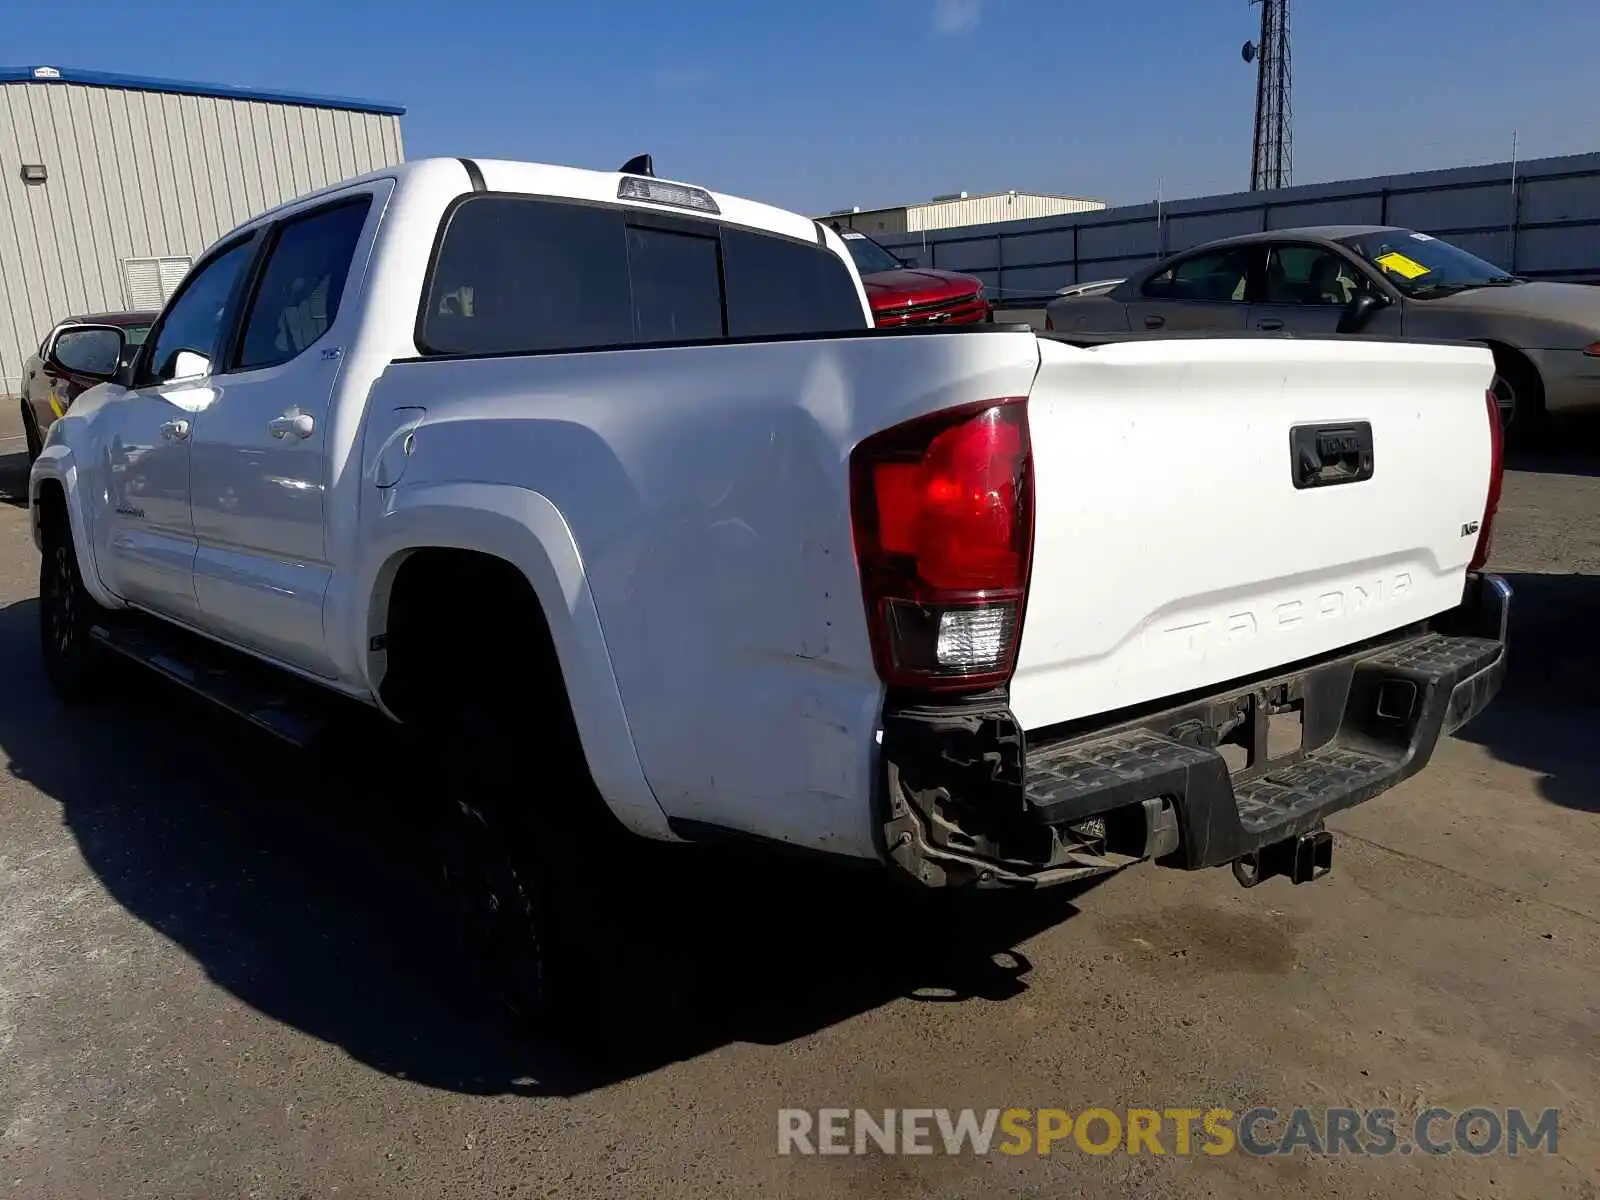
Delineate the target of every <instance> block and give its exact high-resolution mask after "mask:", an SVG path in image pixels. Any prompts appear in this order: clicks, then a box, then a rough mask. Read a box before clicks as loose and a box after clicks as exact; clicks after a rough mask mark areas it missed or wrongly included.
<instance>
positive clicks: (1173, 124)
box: [0, 0, 1600, 212]
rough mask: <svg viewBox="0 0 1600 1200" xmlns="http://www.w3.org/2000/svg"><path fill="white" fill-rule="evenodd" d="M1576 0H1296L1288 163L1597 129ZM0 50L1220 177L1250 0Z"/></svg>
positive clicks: (795, 186) (872, 163)
mask: <svg viewBox="0 0 1600 1200" xmlns="http://www.w3.org/2000/svg"><path fill="white" fill-rule="evenodd" d="M1594 3H1595V0H1294V5H1293V7H1294V10H1295V11H1294V14H1293V30H1294V43H1293V50H1294V69H1295V93H1294V106H1295V128H1294V135H1295V157H1294V165H1295V180H1296V182H1302V183H1310V182H1315V181H1318V180H1324V179H1340V178H1349V177H1352V176H1358V175H1371V174H1380V173H1386V172H1390V171H1405V170H1412V169H1423V168H1431V167H1445V166H1454V165H1458V164H1460V163H1465V162H1490V161H1496V160H1500V159H1504V158H1507V157H1509V155H1510V149H1511V136H1512V130H1513V129H1514V128H1515V129H1517V130H1518V131H1519V145H1520V151H1521V153H1522V155H1523V156H1524V157H1536V156H1540V155H1547V154H1570V153H1579V152H1584V151H1591V150H1600V104H1597V102H1596V100H1597V95H1600V93H1597V90H1596V81H1597V80H1600V68H1597V67H1596V65H1595V63H1596V59H1595V37H1596V28H1597V26H1596V23H1595V19H1594V15H1595V10H1594ZM4 10H5V11H4V17H3V21H4V26H5V30H6V36H5V48H4V50H3V51H0V55H3V57H4V59H5V60H6V63H5V65H15V66H23V65H33V64H37V63H51V64H56V65H64V66H78V67H89V68H95V69H99V70H112V71H124V72H128V73H133V74H147V75H158V76H164V77H169V78H180V79H198V80H206V81H213V82H223V83H233V84H239V85H244V86H260V87H276V88H283V89H289V90H299V91H310V92H322V93H334V94H340V95H355V96H363V97H369V98H372V99H378V100H389V101H393V102H396V103H400V104H404V105H406V106H407V107H408V109H409V112H408V114H407V116H406V117H405V119H404V129H405V141H406V151H407V155H408V157H411V158H420V157H424V156H426V155H432V154H472V155H481V156H484V157H506V158H526V159H534V160H539V161H548V162H560V163H570V164H573V165H578V166H593V167H602V168H607V169H614V168H615V167H616V166H618V165H620V163H621V162H622V161H623V160H624V159H625V158H628V157H629V156H631V155H633V154H635V153H638V152H639V151H643V150H648V151H650V152H651V153H652V154H653V155H654V156H655V160H656V169H657V171H659V172H660V173H662V174H664V175H672V176H675V177H677V178H680V179H688V180H693V181H696V182H700V183H704V184H707V185H709V186H712V187H715V188H718V189H721V190H724V191H729V192H735V193H740V194H744V195H748V196H753V197H756V198H759V199H763V200H769V201H772V202H774V203H777V204H782V205H785V206H787V207H791V208H798V209H801V210H804V211H819V212H820V211H825V210H827V209H830V208H835V207H842V206H845V205H850V204H860V205H862V206H863V207H868V206H872V205H877V204H887V203H896V202H903V201H907V200H914V199H920V198H926V197H928V196H931V195H934V194H935V193H938V192H948V191H957V190H963V189H964V190H967V191H971V192H983V191H998V190H1004V189H1007V188H1017V189H1018V190H1037V191H1057V192H1068V193H1073V194H1078V195H1089V196H1096V197H1101V198H1104V199H1106V200H1108V201H1110V202H1112V203H1132V202H1139V201H1143V200H1148V199H1151V198H1153V197H1154V195H1155V192H1156V187H1157V180H1158V179H1164V185H1163V186H1164V191H1165V194H1166V196H1167V197H1168V198H1177V197H1181V196H1195V195H1204V194H1208V193H1211V192H1217V191H1230V190H1239V189H1242V188H1244V187H1245V186H1246V185H1247V183H1248V179H1249V157H1250V123H1251V115H1252V107H1253V103H1254V70H1253V68H1251V67H1247V66H1246V65H1245V64H1244V63H1243V62H1242V61H1241V60H1240V57H1239V47H1240V45H1241V44H1242V43H1243V42H1244V41H1245V39H1246V38H1249V37H1251V36H1252V35H1253V33H1254V31H1255V28H1256V21H1257V17H1256V10H1254V9H1252V8H1250V7H1249V6H1248V5H1247V3H1246V0H1145V2H1144V3H1129V2H1127V0H1097V2H1095V3H1079V2H1078V0H854V2H852V3H844V2H841V0H810V2H809V3H800V4H795V3H781V2H780V0H748V2H740V0H524V2H522V3H501V4H488V5H485V4H470V3H462V2H457V3H443V2H441V0H388V2H387V3H384V4H381V5H380V4H357V3H349V2H345V0H271V3H244V2H243V0H222V2H220V3H219V2H216V0H213V2H211V3H184V2H179V0H144V2H142V3H140V4H136V5H129V4H127V3H125V2H124V3H118V4H116V5H103V4H99V3H95V2H93V0H76V2H74V3H70V4H68V3H64V2H63V0H5V4H4Z"/></svg>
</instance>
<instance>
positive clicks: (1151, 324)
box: [1144, 317, 1167, 329]
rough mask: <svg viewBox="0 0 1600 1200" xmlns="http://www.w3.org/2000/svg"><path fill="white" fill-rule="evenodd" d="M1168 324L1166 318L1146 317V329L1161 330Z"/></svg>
mask: <svg viewBox="0 0 1600 1200" xmlns="http://www.w3.org/2000/svg"><path fill="white" fill-rule="evenodd" d="M1166 323H1167V319H1166V318H1165V317H1146V318H1145V319H1144V327H1145V328H1146V329H1160V328H1161V327H1162V326H1163V325H1165V324H1166Z"/></svg>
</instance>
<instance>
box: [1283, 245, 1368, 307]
mask: <svg viewBox="0 0 1600 1200" xmlns="http://www.w3.org/2000/svg"><path fill="white" fill-rule="evenodd" d="M1362 288H1363V281H1362V276H1361V273H1360V272H1359V271H1357V270H1356V268H1355V267H1353V266H1351V265H1350V263H1349V262H1348V261H1346V260H1345V259H1344V258H1342V257H1341V256H1340V255H1338V254H1335V253H1334V252H1333V251H1331V250H1324V249H1323V248H1322V247H1320V246H1303V245H1288V246H1274V247H1272V249H1271V250H1270V251H1269V252H1268V255H1267V279H1266V301H1265V302H1266V303H1267V304H1328V305H1339V306H1341V307H1342V306H1343V305H1346V304H1349V303H1350V299H1351V297H1353V296H1354V295H1355V294H1356V293H1357V292H1359V291H1361V290H1362Z"/></svg>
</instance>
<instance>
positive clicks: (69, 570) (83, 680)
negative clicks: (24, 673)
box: [39, 508, 107, 704]
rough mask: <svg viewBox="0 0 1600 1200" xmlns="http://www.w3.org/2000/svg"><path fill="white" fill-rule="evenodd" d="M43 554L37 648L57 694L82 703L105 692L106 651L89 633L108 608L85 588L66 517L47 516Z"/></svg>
mask: <svg viewBox="0 0 1600 1200" xmlns="http://www.w3.org/2000/svg"><path fill="white" fill-rule="evenodd" d="M44 521H45V526H44V555H43V557H42V558H41V559H40V561H39V648H40V651H41V653H42V654H43V657H44V670H45V675H46V676H47V677H48V678H49V680H50V686H51V687H53V688H54V689H55V692H56V695H58V696H59V697H61V699H62V700H63V701H65V702H66V703H68V704H83V703H86V702H88V701H90V700H93V699H95V698H96V697H97V696H99V695H100V694H101V693H102V691H103V685H104V683H105V676H106V670H107V664H106V652H105V650H104V649H102V648H101V647H100V646H99V645H98V644H96V642H95V641H94V638H93V637H92V636H91V635H90V632H89V631H90V630H91V629H92V628H93V627H94V624H95V622H96V621H97V620H99V619H100V617H101V615H102V613H103V612H104V610H103V609H102V608H101V607H100V606H99V605H98V604H97V603H95V600H94V597H92V596H91V595H89V593H88V591H87V590H86V589H85V588H84V586H83V576H82V574H81V573H80V572H79V570H78V556H77V553H76V552H75V551H74V549H73V546H72V533H71V530H70V528H69V527H68V525H67V518H66V515H65V514H64V513H62V512H61V511H60V510H59V508H56V509H54V510H49V511H46V512H45V514H44Z"/></svg>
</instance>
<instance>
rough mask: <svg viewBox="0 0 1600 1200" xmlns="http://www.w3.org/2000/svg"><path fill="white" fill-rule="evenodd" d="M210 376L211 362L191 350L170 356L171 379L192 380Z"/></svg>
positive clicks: (180, 351)
mask: <svg viewBox="0 0 1600 1200" xmlns="http://www.w3.org/2000/svg"><path fill="white" fill-rule="evenodd" d="M209 374H211V360H210V359H209V358H207V357H206V356H205V355H204V354H199V353H196V352H195V351H193V350H179V351H178V352H177V353H176V354H174V355H173V356H172V375H171V378H172V379H175V380H176V379H194V378H197V377H198V376H201V375H209Z"/></svg>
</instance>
